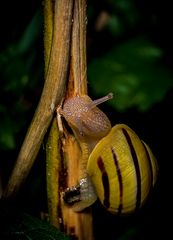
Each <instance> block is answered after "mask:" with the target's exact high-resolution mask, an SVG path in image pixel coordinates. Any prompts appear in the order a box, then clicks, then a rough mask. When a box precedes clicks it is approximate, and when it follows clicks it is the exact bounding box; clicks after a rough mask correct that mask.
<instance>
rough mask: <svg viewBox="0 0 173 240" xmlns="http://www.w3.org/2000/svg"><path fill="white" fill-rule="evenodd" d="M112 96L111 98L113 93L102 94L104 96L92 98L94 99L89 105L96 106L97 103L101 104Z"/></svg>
mask: <svg viewBox="0 0 173 240" xmlns="http://www.w3.org/2000/svg"><path fill="white" fill-rule="evenodd" d="M112 98H113V93H109V94H107V95H106V96H104V97H102V98H99V99H96V100H94V101H93V102H92V103H91V105H90V107H91V108H93V107H95V106H97V105H99V104H101V103H103V102H106V101H108V100H110V99H112Z"/></svg>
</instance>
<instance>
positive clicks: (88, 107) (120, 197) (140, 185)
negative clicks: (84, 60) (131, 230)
mask: <svg viewBox="0 0 173 240" xmlns="http://www.w3.org/2000/svg"><path fill="white" fill-rule="evenodd" d="M110 98H112V94H108V95H107V96H105V97H103V98H101V99H98V100H95V101H92V100H91V99H90V98H89V97H88V96H87V95H84V96H75V97H73V98H69V99H67V101H66V102H65V104H64V106H63V109H62V110H61V112H60V113H61V115H62V116H63V117H64V118H65V119H66V121H67V123H68V124H69V126H70V127H71V128H72V130H73V131H74V134H75V136H76V138H77V140H78V141H79V145H80V147H81V151H82V158H81V169H80V175H79V183H78V184H77V185H76V186H75V187H69V188H68V189H67V190H65V192H64V201H65V202H66V203H69V202H71V203H72V207H73V209H74V211H82V210H83V209H84V208H86V207H88V206H90V205H91V204H92V203H93V202H94V201H95V200H96V199H97V197H98V198H99V200H100V202H101V203H102V204H103V206H104V207H105V208H106V209H107V210H108V211H110V212H112V213H116V214H122V215H124V214H129V213H131V212H134V211H136V210H137V209H139V208H140V207H141V206H142V205H143V204H144V202H145V201H146V199H147V196H148V195H149V192H150V190H151V188H152V186H154V184H155V182H156V178H157V172H158V167H157V162H156V159H155V157H154V155H153V153H152V151H151V149H150V148H149V147H148V145H147V144H145V143H144V142H143V141H142V140H140V138H139V137H138V136H137V135H136V133H135V132H134V131H133V130H132V129H131V128H129V127H128V126H127V125H125V124H117V125H115V126H114V127H113V128H111V124H110V121H109V119H108V118H107V116H106V115H105V114H104V113H103V112H102V111H101V110H100V109H99V108H98V107H97V105H98V104H100V103H102V102H104V101H107V100H108V99H110ZM76 189H78V190H79V191H76V192H77V194H76V195H77V196H75V201H74V202H73V199H70V197H68V196H70V195H72V194H71V192H74V191H75V190H76ZM73 195H74V194H73Z"/></svg>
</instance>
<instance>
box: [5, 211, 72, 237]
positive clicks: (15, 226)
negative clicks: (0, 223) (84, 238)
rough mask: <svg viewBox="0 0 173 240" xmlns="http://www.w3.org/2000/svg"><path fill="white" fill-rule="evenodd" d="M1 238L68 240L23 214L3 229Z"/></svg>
mask: <svg viewBox="0 0 173 240" xmlns="http://www.w3.org/2000/svg"><path fill="white" fill-rule="evenodd" d="M1 220H2V219H1ZM2 236H3V237H2V239H3V240H7V239H8V240H15V239H16V240H19V239H20V240H70V238H69V237H68V236H65V235H64V234H63V233H62V232H60V231H59V230H57V229H56V228H55V227H53V226H51V225H50V224H48V223H47V222H45V221H42V220H39V219H37V218H35V217H32V216H30V215H28V214H25V213H22V214H19V215H17V217H16V218H15V220H14V221H13V222H12V223H11V224H10V225H9V226H8V227H5V229H4V228H3V233H2Z"/></svg>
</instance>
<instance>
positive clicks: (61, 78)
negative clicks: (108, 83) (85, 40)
mask: <svg viewBox="0 0 173 240" xmlns="http://www.w3.org/2000/svg"><path fill="white" fill-rule="evenodd" d="M54 6H55V8H54V25H53V39H52V45H51V53H50V61H49V65H48V68H47V72H46V80H45V84H44V88H43V92H42V96H41V99H40V102H39V104H38V107H37V110H36V112H35V115H34V118H33V120H32V122H31V125H30V127H29V129H28V132H27V135H26V137H25V140H24V142H23V145H22V147H21V150H20V152H19V155H18V158H17V161H16V164H15V166H14V169H13V171H12V175H11V176H10V179H9V182H8V185H7V188H6V190H5V192H4V197H9V196H12V195H13V194H15V193H16V192H17V191H18V189H19V187H20V186H21V184H22V183H23V182H24V180H25V179H26V177H27V175H28V173H29V171H30V169H31V167H32V165H33V163H34V160H35V158H36V156H37V153H38V151H39V149H40V145H41V143H42V141H43V138H44V135H45V133H46V131H47V129H48V127H49V124H50V122H51V120H52V117H53V113H54V110H55V107H56V106H57V105H58V104H59V103H60V101H61V99H62V97H63V94H64V90H65V83H66V78H67V70H68V65H69V52H70V51H69V50H70V39H71V25H72V10H73V1H69V0H58V1H57V0H56V1H55V5H54ZM57 46H58V47H57Z"/></svg>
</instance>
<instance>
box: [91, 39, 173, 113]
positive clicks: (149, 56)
mask: <svg viewBox="0 0 173 240" xmlns="http://www.w3.org/2000/svg"><path fill="white" fill-rule="evenodd" d="M162 57H163V51H162V49H160V48H158V47H157V46H155V45H153V44H152V43H151V42H150V41H148V40H147V39H146V38H145V37H140V36H139V37H137V38H135V39H131V40H129V41H127V42H125V43H123V44H119V46H118V47H117V46H116V47H114V48H112V49H111V51H110V52H109V53H108V54H106V55H104V56H103V57H101V58H96V59H94V60H92V61H91V63H90V65H89V73H88V76H89V80H90V84H91V89H93V91H94V92H95V93H96V94H97V95H100V96H102V95H104V94H105V92H113V93H114V96H115V99H114V101H110V104H112V106H113V107H114V108H116V109H118V110H119V111H121V110H124V111H125V110H126V109H127V108H129V107H137V108H138V109H139V110H142V111H147V110H148V109H149V108H151V107H152V106H153V104H155V103H157V102H159V101H161V100H163V98H164V97H165V95H166V93H167V91H168V90H169V89H170V88H171V87H173V74H172V72H171V70H170V69H169V68H168V67H166V66H164V65H163V64H162V63H161V59H162ZM96 76H97V77H96ZM105 83H106V84H105Z"/></svg>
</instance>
